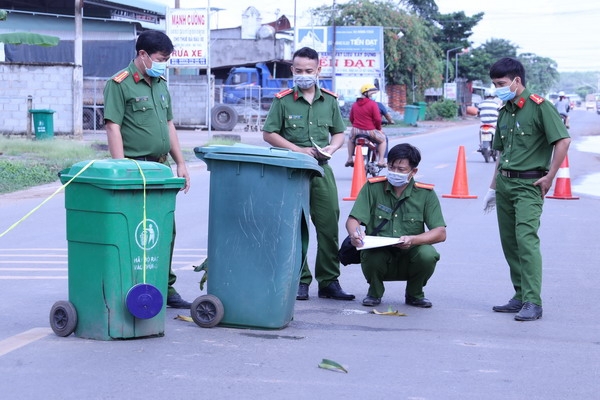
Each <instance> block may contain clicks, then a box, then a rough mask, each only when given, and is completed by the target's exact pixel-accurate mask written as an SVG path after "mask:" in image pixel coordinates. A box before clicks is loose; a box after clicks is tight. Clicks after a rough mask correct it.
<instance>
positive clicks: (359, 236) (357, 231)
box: [356, 227, 365, 245]
mask: <svg viewBox="0 0 600 400" xmlns="http://www.w3.org/2000/svg"><path fill="white" fill-rule="evenodd" d="M356 233H358V240H360V244H362V245H364V244H365V242H363V240H362V235H361V233H360V228H359V227H356Z"/></svg>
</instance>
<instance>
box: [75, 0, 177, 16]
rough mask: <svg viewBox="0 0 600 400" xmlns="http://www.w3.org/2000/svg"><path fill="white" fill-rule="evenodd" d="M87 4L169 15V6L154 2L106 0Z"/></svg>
mask: <svg viewBox="0 0 600 400" xmlns="http://www.w3.org/2000/svg"><path fill="white" fill-rule="evenodd" d="M85 4H86V5H87V4H97V5H107V6H110V5H115V6H119V5H121V6H126V7H131V8H137V9H140V10H144V11H147V12H152V13H155V14H158V15H161V16H163V17H164V16H165V15H166V14H167V6H166V5H165V4H163V3H160V2H158V1H153V0H115V1H105V0H86V1H85Z"/></svg>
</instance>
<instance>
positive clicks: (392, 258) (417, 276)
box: [360, 244, 440, 299]
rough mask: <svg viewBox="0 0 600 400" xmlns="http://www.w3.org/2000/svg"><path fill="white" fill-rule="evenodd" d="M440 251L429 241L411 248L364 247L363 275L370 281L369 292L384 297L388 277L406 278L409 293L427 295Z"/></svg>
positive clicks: (392, 279) (418, 296)
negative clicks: (367, 248)
mask: <svg viewBox="0 0 600 400" xmlns="http://www.w3.org/2000/svg"><path fill="white" fill-rule="evenodd" d="M439 260H440V254H439V253H438V252H437V250H436V249H435V248H434V247H433V246H432V245H429V244H424V245H421V246H415V247H412V248H410V249H408V250H402V249H398V248H396V247H391V246H388V247H380V248H376V249H371V250H363V251H361V256H360V262H361V267H362V271H363V275H364V276H365V279H366V280H367V283H368V284H369V291H368V292H367V294H368V295H369V296H372V297H377V298H379V299H380V298H382V297H383V293H384V292H385V287H384V286H383V282H384V281H406V291H405V294H406V295H409V296H413V297H416V298H418V299H420V298H423V297H425V293H424V292H423V287H424V286H425V285H427V281H428V280H429V278H431V275H433V272H434V271H435V266H436V264H437V262H438V261H439Z"/></svg>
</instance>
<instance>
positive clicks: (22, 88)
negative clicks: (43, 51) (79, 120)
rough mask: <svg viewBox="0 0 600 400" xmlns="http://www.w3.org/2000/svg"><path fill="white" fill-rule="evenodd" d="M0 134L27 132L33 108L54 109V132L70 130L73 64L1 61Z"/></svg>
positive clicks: (71, 130) (71, 128)
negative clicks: (29, 103)
mask: <svg viewBox="0 0 600 400" xmlns="http://www.w3.org/2000/svg"><path fill="white" fill-rule="evenodd" d="M0 88H2V89H1V91H0V133H2V134H25V133H26V132H27V124H28V118H30V115H29V113H28V111H27V110H28V108H27V107H28V105H27V98H28V97H29V96H31V103H32V105H31V106H32V108H33V109H51V110H54V111H55V113H54V133H55V134H57V135H60V134H69V135H70V134H72V132H73V66H72V65H69V64H61V65H54V64H52V65H51V64H21V63H17V64H12V63H0Z"/></svg>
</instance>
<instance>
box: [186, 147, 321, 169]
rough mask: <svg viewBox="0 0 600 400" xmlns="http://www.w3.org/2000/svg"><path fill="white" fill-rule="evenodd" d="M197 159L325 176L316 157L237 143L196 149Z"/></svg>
mask: <svg viewBox="0 0 600 400" xmlns="http://www.w3.org/2000/svg"><path fill="white" fill-rule="evenodd" d="M194 152H195V153H196V157H198V158H200V159H202V160H204V161H206V160H221V161H243V162H249V163H259V164H267V165H274V166H277V167H287V168H296V169H309V170H312V171H314V172H316V173H318V174H319V175H321V176H323V168H321V167H320V166H319V163H318V162H317V160H316V159H315V158H314V157H310V156H308V155H306V154H304V153H298V152H295V151H292V150H289V149H282V148H279V147H261V146H252V145H246V144H240V143H236V144H234V145H231V146H226V145H219V146H204V147H196V148H195V149H194Z"/></svg>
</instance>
